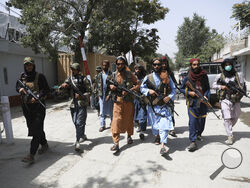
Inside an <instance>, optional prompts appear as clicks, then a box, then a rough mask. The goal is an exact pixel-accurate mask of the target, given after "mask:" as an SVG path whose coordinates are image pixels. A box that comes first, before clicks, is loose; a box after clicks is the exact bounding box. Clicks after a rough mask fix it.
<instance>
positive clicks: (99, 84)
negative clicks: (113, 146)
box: [95, 60, 113, 132]
mask: <svg viewBox="0 0 250 188" xmlns="http://www.w3.org/2000/svg"><path fill="white" fill-rule="evenodd" d="M109 65H110V63H109V61H108V60H104V61H103V62H102V72H100V73H99V74H98V75H97V77H96V81H95V84H96V88H97V95H98V96H99V106H100V124H101V127H100V129H99V132H102V131H104V130H105V129H106V121H105V119H106V116H107V115H109V117H110V119H111V121H112V118H113V101H112V99H111V96H110V95H109V93H108V89H107V84H106V80H107V79H108V80H110V79H111V77H112V73H111V71H110V70H109Z"/></svg>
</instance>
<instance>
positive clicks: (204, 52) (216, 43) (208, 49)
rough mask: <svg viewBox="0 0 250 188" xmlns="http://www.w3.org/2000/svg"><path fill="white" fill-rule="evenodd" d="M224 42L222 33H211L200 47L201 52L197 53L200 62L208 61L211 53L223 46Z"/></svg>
mask: <svg viewBox="0 0 250 188" xmlns="http://www.w3.org/2000/svg"><path fill="white" fill-rule="evenodd" d="M224 44H225V38H224V37H223V36H222V35H220V34H218V33H217V32H216V33H214V34H211V37H210V39H209V40H208V41H207V43H206V45H204V46H202V47H201V54H200V55H199V58H200V59H201V62H210V61H211V57H212V55H213V54H215V53H218V52H219V51H220V49H221V48H223V47H224Z"/></svg>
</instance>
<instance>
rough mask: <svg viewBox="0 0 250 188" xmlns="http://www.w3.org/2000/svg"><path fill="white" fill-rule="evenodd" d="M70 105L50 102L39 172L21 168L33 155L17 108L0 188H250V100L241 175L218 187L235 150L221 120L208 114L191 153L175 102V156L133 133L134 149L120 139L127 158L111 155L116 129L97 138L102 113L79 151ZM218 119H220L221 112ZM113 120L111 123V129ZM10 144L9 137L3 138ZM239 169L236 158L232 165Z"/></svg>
mask: <svg viewBox="0 0 250 188" xmlns="http://www.w3.org/2000/svg"><path fill="white" fill-rule="evenodd" d="M68 104H69V103H68V102H66V101H64V102H61V103H57V104H56V103H53V102H49V103H48V105H47V115H46V118H45V132H46V135H47V139H48V143H49V146H50V149H49V151H48V152H47V153H45V154H43V155H37V156H36V157H35V160H36V162H35V164H33V165H25V164H23V163H22V162H21V159H22V157H24V156H25V155H26V154H27V153H28V151H29V143H30V138H29V137H27V127H26V122H25V119H24V117H23V115H22V111H21V108H20V107H14V108H11V115H12V124H13V132H14V137H15V141H14V144H12V145H8V144H7V143H6V140H5V139H3V143H2V144H0V187H1V188H14V187H15V188H16V187H18V188H20V187H21V188H22V187H24V188H29V187H39V188H41V187H65V188H70V187H74V188H75V187H76V188H81V187H84V188H85V187H86V188H95V187H105V188H106V187H107V188H108V187H109V188H110V187H119V188H122V187H124V188H130V187H131V188H132V187H133V188H135V187H142V188H145V187H171V188H174V187H178V188H179V187H182V188H185V187H187V188H189V187H190V188H196V187H197V188H200V187H210V188H211V187H219V188H224V187H225V188H231V187H232V188H238V187H242V188H243V187H246V188H247V187H250V170H249V169H250V149H249V143H250V127H249V126H250V100H247V99H245V98H244V99H243V103H242V115H241V118H240V119H239V121H238V123H237V124H236V126H235V127H234V136H235V138H236V142H235V143H234V145H233V146H232V147H234V148H237V149H238V150H239V151H240V152H241V154H242V157H243V160H242V163H241V164H240V166H239V167H238V168H236V169H228V168H224V169H223V170H222V171H221V173H219V174H218V176H217V177H216V178H215V179H214V180H211V179H210V175H211V174H213V173H214V172H215V171H216V170H217V169H218V168H219V167H220V166H221V165H222V161H221V155H222V153H223V152H224V151H225V150H226V149H228V148H230V147H229V146H227V145H225V144H224V141H225V140H226V138H227V137H226V135H225V129H224V125H223V120H222V119H221V120H218V119H217V118H216V117H215V116H214V115H213V114H212V113H209V114H208V117H207V120H206V127H205V131H204V134H203V141H202V142H197V144H198V148H199V149H198V150H197V151H195V152H188V151H187V150H186V148H187V146H188V145H189V139H188V116H187V108H186V104H185V100H184V99H183V97H180V99H179V100H176V101H175V109H176V111H177V112H178V114H179V115H180V116H179V117H176V133H177V138H174V137H171V136H169V137H168V143H167V146H168V147H169V148H170V149H169V154H168V155H165V156H161V155H160V154H159V150H160V148H159V146H156V145H155V144H154V143H153V141H154V137H153V136H152V134H151V129H150V127H148V130H147V136H146V138H145V140H144V141H141V140H140V139H139V135H138V134H137V133H136V132H134V135H133V139H134V143H133V144H132V145H127V144H126V134H122V136H121V143H120V147H121V152H120V153H118V154H116V155H114V154H113V153H112V152H111V151H110V147H111V146H112V138H111V133H110V129H107V130H105V131H104V132H101V133H100V132H99V131H98V129H99V119H98V116H97V112H96V111H95V110H92V109H88V118H87V125H86V135H87V137H88V140H87V141H85V142H83V143H81V149H82V150H83V153H77V152H75V151H74V142H75V128H74V125H73V123H72V119H71V116H70V111H69V107H68ZM216 113H217V114H219V115H221V113H220V110H216ZM109 123H110V119H107V124H108V125H109ZM3 137H4V134H3ZM231 161H232V162H233V163H234V162H236V163H237V159H236V158H234V157H232V158H230V160H229V162H231Z"/></svg>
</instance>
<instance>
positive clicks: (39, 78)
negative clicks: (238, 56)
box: [16, 57, 50, 164]
mask: <svg viewBox="0 0 250 188" xmlns="http://www.w3.org/2000/svg"><path fill="white" fill-rule="evenodd" d="M16 91H17V92H18V93H20V94H21V100H22V110H23V114H24V117H25V119H26V123H27V127H28V136H32V140H31V143H30V153H29V154H28V155H27V156H26V157H24V158H23V159H22V162H25V163H30V164H32V163H34V161H35V160H34V156H35V154H36V152H37V150H38V154H43V153H45V152H46V151H47V150H48V148H49V146H48V143H47V140H46V136H45V132H44V118H45V114H46V109H45V105H44V104H45V103H44V102H45V98H46V95H47V94H48V93H49V91H50V90H49V86H48V83H47V80H46V78H45V76H44V75H43V74H41V73H38V72H36V66H35V62H34V60H33V59H32V58H31V57H26V58H24V72H23V73H22V74H21V76H20V80H19V81H18V82H17V84H16ZM32 95H33V96H32ZM39 145H41V148H40V149H38V148H39Z"/></svg>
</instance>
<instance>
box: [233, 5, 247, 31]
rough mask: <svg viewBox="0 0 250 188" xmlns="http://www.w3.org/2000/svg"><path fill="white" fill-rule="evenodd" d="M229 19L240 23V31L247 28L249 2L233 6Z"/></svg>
mask: <svg viewBox="0 0 250 188" xmlns="http://www.w3.org/2000/svg"><path fill="white" fill-rule="evenodd" d="M231 18H235V19H236V20H238V21H240V29H244V28H248V27H249V26H250V1H243V2H242V3H236V4H234V5H233V14H232V16H231ZM237 30H238V27H237Z"/></svg>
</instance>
